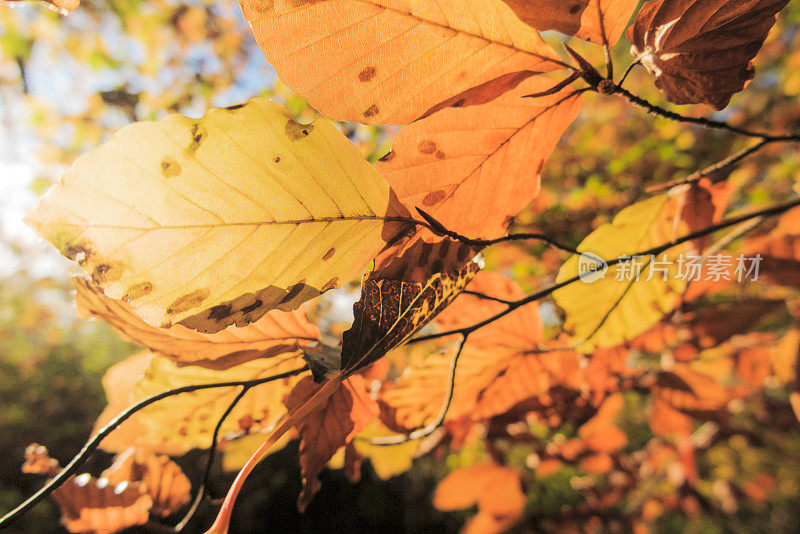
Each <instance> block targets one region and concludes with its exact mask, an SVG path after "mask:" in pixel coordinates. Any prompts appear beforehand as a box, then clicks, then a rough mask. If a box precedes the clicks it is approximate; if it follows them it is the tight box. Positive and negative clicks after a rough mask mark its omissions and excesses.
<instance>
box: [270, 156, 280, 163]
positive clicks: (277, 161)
mask: <svg viewBox="0 0 800 534" xmlns="http://www.w3.org/2000/svg"><path fill="white" fill-rule="evenodd" d="M272 161H274V162H275V163H280V162H281V157H280V156H275V159H273V160H272Z"/></svg>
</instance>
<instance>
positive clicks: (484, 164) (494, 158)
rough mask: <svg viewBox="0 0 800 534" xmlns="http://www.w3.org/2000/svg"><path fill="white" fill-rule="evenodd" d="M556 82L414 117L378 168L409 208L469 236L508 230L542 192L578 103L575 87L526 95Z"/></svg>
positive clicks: (528, 84)
mask: <svg viewBox="0 0 800 534" xmlns="http://www.w3.org/2000/svg"><path fill="white" fill-rule="evenodd" d="M552 85H553V81H552V80H550V79H548V78H545V77H543V76H536V77H533V78H530V79H528V80H525V81H524V82H522V83H521V84H520V85H519V86H518V87H517V88H516V89H514V90H512V91H509V92H507V93H506V94H504V95H503V96H501V97H499V98H497V99H495V100H492V101H491V102H488V103H486V104H482V105H476V106H472V107H468V108H459V107H450V108H447V109H443V110H441V111H439V112H437V113H434V114H433V115H431V116H429V117H426V118H424V119H422V120H419V121H416V122H414V123H413V124H410V125H408V126H406V127H405V128H403V129H402V130H400V132H399V133H398V134H397V136H396V137H395V139H394V141H393V142H392V152H390V153H389V155H387V156H386V157H385V158H384V159H383V161H379V162H378V163H377V165H376V166H377V168H378V170H379V171H380V172H381V174H383V176H384V177H385V178H386V180H387V181H388V182H389V184H390V185H391V186H392V189H393V190H394V191H395V192H396V194H397V198H398V200H399V201H400V202H401V203H402V204H403V205H404V206H405V207H406V208H407V209H408V210H409V211H410V212H411V213H416V212H415V208H416V207H419V208H422V209H423V210H425V211H426V212H427V213H429V214H430V215H432V216H433V217H434V218H435V219H436V220H437V221H439V222H440V223H441V224H442V225H443V226H444V227H445V228H447V229H448V230H451V231H454V232H456V233H458V234H461V235H464V236H467V237H471V238H483V239H489V238H495V237H499V236H502V235H505V234H506V232H507V228H508V224H509V222H510V221H511V218H512V217H515V216H516V215H517V214H518V213H519V211H520V210H521V209H522V208H523V207H525V205H526V204H528V203H529V202H530V201H531V200H532V199H533V198H534V197H535V196H536V195H537V194H538V192H539V173H540V171H541V169H542V167H543V165H544V163H545V161H546V160H547V158H548V157H549V156H550V153H551V152H552V151H553V149H554V148H555V146H556V144H557V143H558V140H559V139H560V138H561V135H562V134H563V133H564V131H565V130H566V129H567V127H568V126H569V125H570V124H571V123H572V121H573V120H574V119H575V117H576V116H577V114H578V112H579V111H580V108H581V104H582V98H581V96H580V95H576V94H575V93H574V91H573V90H572V89H564V90H562V91H560V92H558V93H556V94H555V95H550V96H546V97H540V98H522V96H523V95H526V94H530V93H536V92H539V91H542V90H544V89H546V88H548V87H550V86H552ZM570 95H573V96H570ZM457 103H459V104H460V101H459V102H457ZM454 106H455V104H454ZM420 176H424V179H421V178H420Z"/></svg>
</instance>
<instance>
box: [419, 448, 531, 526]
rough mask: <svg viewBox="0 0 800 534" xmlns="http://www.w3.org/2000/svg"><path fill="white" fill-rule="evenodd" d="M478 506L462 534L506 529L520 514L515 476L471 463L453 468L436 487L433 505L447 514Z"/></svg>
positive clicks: (521, 506)
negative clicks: (459, 467) (447, 512)
mask: <svg viewBox="0 0 800 534" xmlns="http://www.w3.org/2000/svg"><path fill="white" fill-rule="evenodd" d="M476 504H477V506H478V515H477V516H475V517H473V518H472V519H470V521H469V522H468V523H467V525H466V526H465V527H464V530H462V533H465V532H467V533H474V534H478V533H479V532H483V533H484V534H489V533H493V532H496V533H498V534H499V533H500V532H505V531H506V530H508V528H509V527H511V526H512V525H514V523H516V522H517V520H518V519H519V518H520V516H521V515H522V511H523V509H524V507H525V493H523V491H522V482H521V480H520V476H519V473H518V472H517V471H515V470H514V469H511V468H509V467H503V466H499V465H495V464H475V465H471V466H469V467H464V468H461V469H457V470H455V471H453V472H451V473H450V474H449V475H447V476H446V477H445V478H444V479H443V480H442V481H441V482H439V485H438V486H437V487H436V492H435V493H434V495H433V505H434V506H435V507H436V508H438V509H439V510H443V511H450V510H460V509H462V508H470V507H472V506H474V505H476Z"/></svg>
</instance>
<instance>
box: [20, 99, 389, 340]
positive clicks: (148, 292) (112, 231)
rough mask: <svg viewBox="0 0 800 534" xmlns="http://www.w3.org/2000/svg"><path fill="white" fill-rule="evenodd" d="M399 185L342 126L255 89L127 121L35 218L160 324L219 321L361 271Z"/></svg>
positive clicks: (289, 300) (213, 326)
mask: <svg viewBox="0 0 800 534" xmlns="http://www.w3.org/2000/svg"><path fill="white" fill-rule="evenodd" d="M389 197H390V192H389V187H388V185H387V184H386V182H385V180H383V179H382V178H381V177H380V175H379V174H378V173H377V171H375V169H374V168H373V167H372V166H371V165H369V164H368V163H367V162H366V161H365V160H364V159H363V158H362V157H361V155H360V154H359V153H358V151H357V150H356V148H355V147H354V146H353V145H352V143H350V142H349V141H348V140H347V139H346V138H345V137H344V136H343V135H342V134H341V133H340V132H339V131H337V130H336V128H335V127H334V126H333V125H332V124H330V123H327V122H324V121H319V120H318V121H316V122H314V123H312V124H308V125H303V124H299V123H297V122H296V121H295V119H294V117H293V116H292V115H291V114H290V113H289V112H288V110H286V109H285V108H283V107H282V106H281V105H279V104H276V103H274V102H269V101H266V100H261V99H255V100H251V101H250V102H249V103H248V104H245V105H241V106H231V107H229V108H226V109H212V110H211V111H209V112H208V114H207V115H206V116H205V117H204V118H202V119H199V120H194V119H190V118H188V117H183V116H181V115H171V116H169V117H167V118H165V119H162V120H160V121H157V122H140V123H135V124H132V125H129V126H127V127H125V128H123V129H122V130H120V131H119V132H118V133H117V134H116V135H115V136H114V138H113V139H112V140H111V141H110V142H108V143H106V144H104V145H102V146H100V147H99V148H97V149H95V150H94V151H92V152H90V153H89V154H87V155H84V156H82V157H81V158H79V159H78V160H77V161H76V162H75V164H74V165H73V166H72V168H71V169H70V170H69V171H68V172H67V173H66V174H65V175H64V177H63V178H62V179H61V181H60V182H59V183H58V184H57V185H56V186H54V187H53V188H51V189H50V191H49V192H48V193H47V195H46V196H45V197H44V198H43V200H42V201H41V202H40V204H39V206H38V207H37V208H36V209H35V210H34V211H32V212H31V213H30V214H29V215H28V216H27V219H26V220H27V222H28V224H30V225H31V226H32V227H34V228H35V229H36V230H37V232H38V233H39V234H40V235H41V236H43V237H45V238H46V239H48V240H49V241H50V242H51V243H53V244H54V245H55V246H56V248H58V249H59V250H60V251H61V253H62V254H64V255H65V256H67V257H68V258H70V259H76V260H78V262H79V263H80V265H81V266H82V268H83V270H84V272H85V273H86V274H87V275H90V276H91V277H92V279H93V280H94V282H96V283H97V284H98V285H99V286H100V287H102V288H103V291H104V292H105V294H106V295H108V296H109V297H111V298H114V299H121V300H124V301H126V302H128V303H129V304H130V305H131V306H132V307H133V309H134V310H135V311H136V313H138V314H139V315H140V316H141V317H142V318H143V319H144V320H145V321H147V322H148V323H149V324H152V325H155V326H161V327H169V326H171V325H173V324H175V323H182V324H184V325H186V326H188V327H190V328H193V329H196V330H201V331H204V332H216V331H219V330H222V329H223V328H225V327H227V326H229V325H232V324H236V325H237V326H244V325H246V324H247V323H250V322H253V321H255V320H257V319H259V318H260V317H262V316H263V315H264V314H265V313H266V312H267V311H269V310H271V309H274V308H278V309H281V310H284V311H289V310H292V309H294V308H297V306H299V304H300V303H302V302H303V301H305V300H308V299H309V298H313V297H315V296H317V295H319V294H320V293H321V292H324V291H327V290H328V289H331V288H333V287H337V286H339V285H341V284H343V283H345V282H348V281H349V280H351V279H352V278H354V277H356V276H358V274H359V273H360V272H361V271H362V270H363V268H364V267H365V266H366V264H367V263H368V262H369V261H370V260H371V259H372V258H373V257H374V256H375V255H376V254H377V253H378V252H379V251H380V249H381V248H382V247H383V246H384V245H385V239H389V238H390V237H391V236H392V234H393V232H391V231H389V229H387V228H386V227H385V224H384V221H383V220H381V219H382V218H383V217H385V216H387V214H391V213H393V212H392V211H391V208H390V201H389ZM383 233H385V234H386V235H382V234H383Z"/></svg>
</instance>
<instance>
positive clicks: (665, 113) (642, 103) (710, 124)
mask: <svg viewBox="0 0 800 534" xmlns="http://www.w3.org/2000/svg"><path fill="white" fill-rule="evenodd" d="M613 94H617V95H620V96H621V97H623V98H625V99H626V100H627V101H628V102H630V103H632V104H635V105H637V106H639V107H640V108H642V109H644V110H646V111H647V112H648V113H652V114H654V115H658V116H659V117H662V118H664V119H669V120H672V121H677V122H686V123H689V124H695V125H697V126H702V127H703V128H712V129H718V130H726V131H728V132H731V133H735V134H738V135H744V136H746V137H756V138H758V139H767V140H769V141H800V135H797V134H795V135H771V134H768V133H764V132H753V131H750V130H745V129H744V128H738V127H736V126H731V125H730V124H728V123H726V122H720V121H715V120H713V119H707V118H704V117H688V116H686V115H681V114H680V113H675V112H674V111H669V110H667V109H664V108H662V107H659V106H656V105H655V104H651V103H650V102H648V101H647V100H644V99H643V98H640V97H638V96H636V95H634V94H633V93H631V92H630V91H628V90H627V89H623V88H622V87H620V86H619V85H617V86H616V87H615V88H614V92H613Z"/></svg>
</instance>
